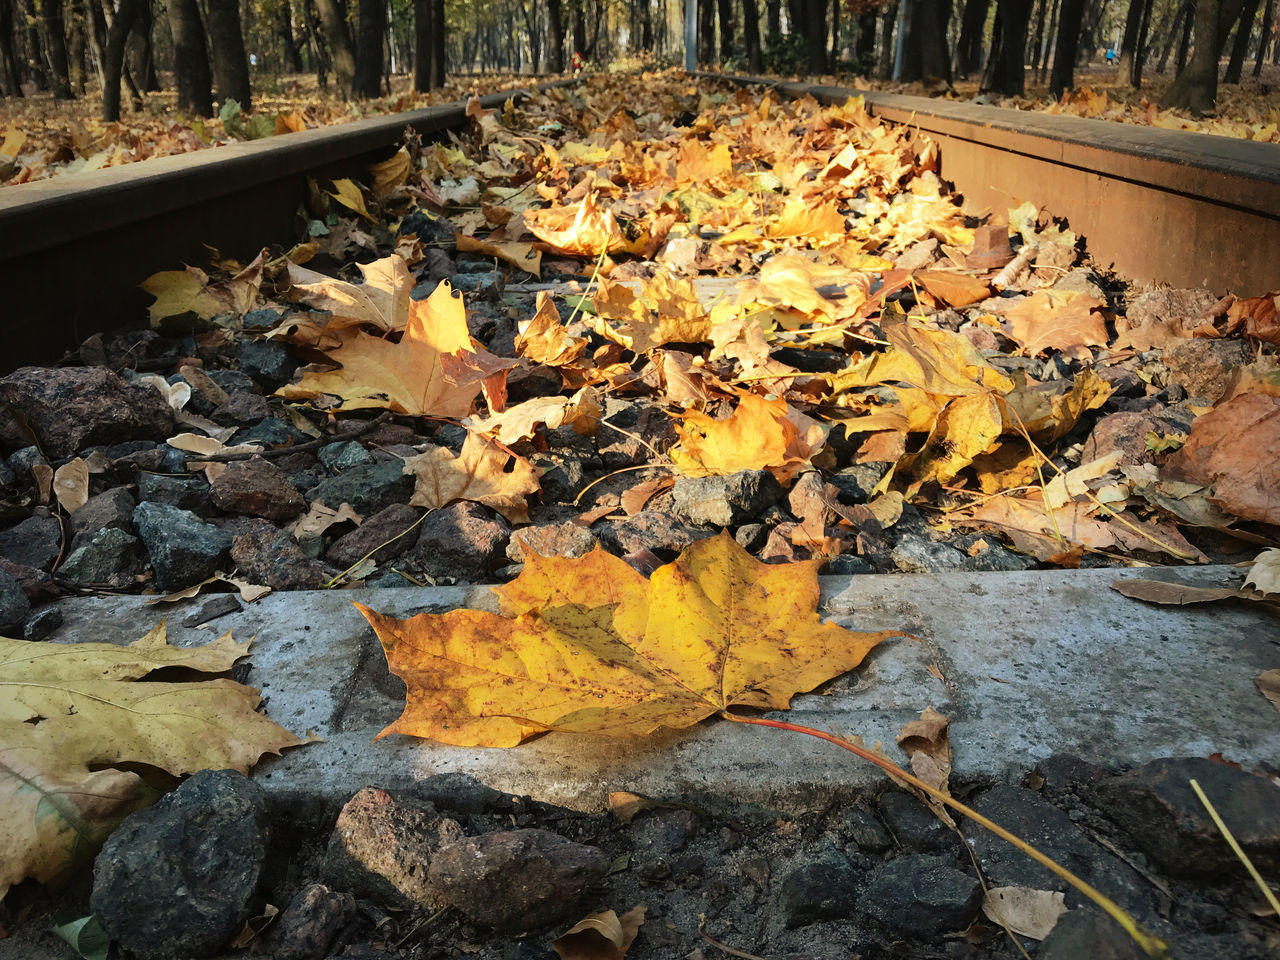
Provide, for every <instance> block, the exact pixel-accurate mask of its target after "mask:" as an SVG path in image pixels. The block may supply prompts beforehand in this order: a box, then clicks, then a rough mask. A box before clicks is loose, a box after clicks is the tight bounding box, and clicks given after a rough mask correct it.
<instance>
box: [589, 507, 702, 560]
mask: <svg viewBox="0 0 1280 960" xmlns="http://www.w3.org/2000/svg"><path fill="white" fill-rule="evenodd" d="M598 529H599V530H600V542H601V543H603V544H604V545H605V548H606V549H607V550H609V551H610V552H611V553H636V552H637V551H639V550H658V551H665V552H667V553H672V554H674V553H679V552H680V551H681V550H683V549H684V548H685V547H687V546H689V545H690V544H692V543H696V542H697V541H699V540H705V539H706V538H707V537H714V536H715V535H716V532H717V531H716V528H715V527H703V526H698V525H697V524H693V523H689V522H688V521H687V520H681V519H680V518H679V517H674V516H672V515H671V514H669V513H663V512H661V511H657V510H641V511H640V512H639V513H637V514H635V515H634V516H630V517H628V518H627V519H625V520H614V521H610V522H608V523H603V524H599V525H598Z"/></svg>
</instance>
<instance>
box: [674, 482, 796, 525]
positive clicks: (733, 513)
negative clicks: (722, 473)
mask: <svg viewBox="0 0 1280 960" xmlns="http://www.w3.org/2000/svg"><path fill="white" fill-rule="evenodd" d="M671 495H672V497H673V498H674V500H675V512H676V513H677V514H679V515H680V516H682V517H684V518H686V519H687V520H690V521H692V522H693V523H706V524H715V525H717V526H721V527H729V526H734V525H735V524H739V523H743V522H745V521H748V520H755V519H757V518H758V517H759V515H760V514H761V513H762V512H763V511H764V510H767V509H768V508H769V507H771V506H773V505H774V504H775V503H777V502H778V501H779V500H780V499H781V498H782V485H781V484H780V483H778V480H777V478H776V477H774V475H773V474H772V473H770V472H769V471H768V470H740V471H739V472H737V473H732V474H730V475H729V476H727V477H678V478H677V479H676V483H675V486H674V487H673V488H672V490H671Z"/></svg>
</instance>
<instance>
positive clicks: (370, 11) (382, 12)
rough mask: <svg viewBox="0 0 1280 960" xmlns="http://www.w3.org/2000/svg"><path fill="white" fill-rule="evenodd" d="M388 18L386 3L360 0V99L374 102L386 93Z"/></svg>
mask: <svg viewBox="0 0 1280 960" xmlns="http://www.w3.org/2000/svg"><path fill="white" fill-rule="evenodd" d="M386 17H387V8H386V6H385V4H384V2H383V0H360V8H359V10H358V11H357V22H358V27H357V31H356V33H357V37H356V75H355V79H354V82H353V84H352V92H353V93H354V94H355V95H356V96H357V97H364V98H366V99H372V98H374V97H376V96H378V95H379V94H380V93H381V92H382V35H383V33H385V32H386V29H387V21H386ZM433 26H434V24H433Z"/></svg>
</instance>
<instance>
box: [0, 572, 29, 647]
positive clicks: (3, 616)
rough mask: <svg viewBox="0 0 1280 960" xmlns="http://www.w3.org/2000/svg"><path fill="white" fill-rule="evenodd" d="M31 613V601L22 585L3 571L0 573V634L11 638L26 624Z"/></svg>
mask: <svg viewBox="0 0 1280 960" xmlns="http://www.w3.org/2000/svg"><path fill="white" fill-rule="evenodd" d="M30 612H31V601H30V600H29V599H27V594H26V592H25V591H23V589H22V585H21V584H20V583H18V581H17V580H15V579H14V578H13V577H11V576H9V574H7V573H5V572H4V571H0V633H2V634H4V635H5V636H13V635H15V634H16V633H17V632H18V631H19V628H21V626H22V625H23V623H25V622H26V619H27V614H29V613H30Z"/></svg>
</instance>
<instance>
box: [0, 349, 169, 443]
mask: <svg viewBox="0 0 1280 960" xmlns="http://www.w3.org/2000/svg"><path fill="white" fill-rule="evenodd" d="M0 404H5V405H8V408H9V409H10V410H11V411H12V413H10V414H7V415H5V416H2V417H0V437H2V438H3V439H4V440H5V442H7V443H10V444H13V445H17V444H18V443H21V442H24V441H23V439H22V438H23V430H21V429H19V428H18V425H17V420H18V419H19V418H20V419H21V420H22V422H23V423H25V424H26V425H27V426H29V427H30V429H31V430H32V431H34V432H35V435H36V437H37V439H38V440H39V441H40V447H41V449H42V450H44V452H45V454H46V455H47V456H50V457H54V458H56V459H61V458H62V457H69V456H71V455H72V454H74V453H75V452H76V451H77V450H80V449H83V448H84V447H89V446H93V445H95V444H111V443H116V442H118V441H121V440H136V439H138V438H140V437H142V438H147V439H154V440H162V439H164V438H165V437H167V436H170V435H171V434H172V432H173V414H172V412H171V411H170V410H169V405H168V404H167V403H166V402H165V400H164V398H163V397H162V396H160V392H159V391H158V390H156V389H155V388H154V387H148V386H141V385H135V384H130V383H127V382H125V380H124V379H122V378H121V377H119V376H118V375H116V374H114V373H112V372H111V371H110V370H107V369H106V368H105V367H20V368H19V369H17V370H15V371H14V372H13V373H11V374H9V376H7V377H5V378H4V379H2V380H0Z"/></svg>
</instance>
